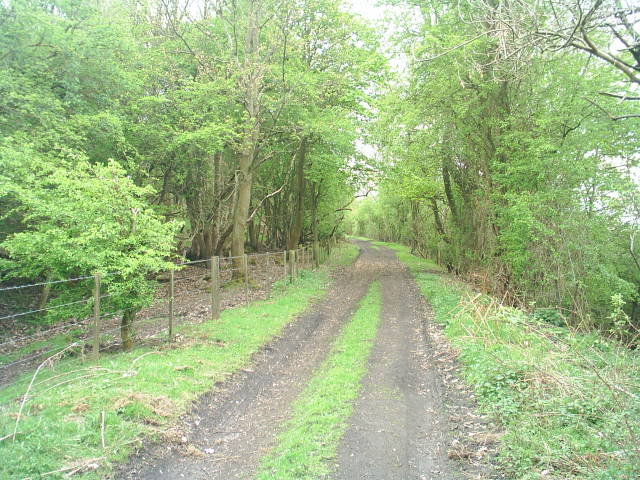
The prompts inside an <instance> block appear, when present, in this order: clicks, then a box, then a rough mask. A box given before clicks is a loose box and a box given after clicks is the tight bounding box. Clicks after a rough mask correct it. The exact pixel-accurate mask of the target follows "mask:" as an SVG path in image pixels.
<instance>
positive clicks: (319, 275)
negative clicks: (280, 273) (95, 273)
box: [0, 246, 357, 479]
mask: <svg viewBox="0 0 640 480" xmlns="http://www.w3.org/2000/svg"><path fill="white" fill-rule="evenodd" d="M355 250H356V251H355V252H354V250H353V248H352V246H344V247H340V248H338V249H336V250H334V252H335V254H334V255H332V257H331V258H330V260H329V262H328V263H329V264H330V265H332V266H333V265H337V264H345V263H346V262H348V261H352V260H353V258H354V257H355V255H357V249H355ZM327 281H328V275H327V271H326V268H322V269H321V270H320V271H318V272H311V271H307V270H303V271H300V272H299V279H298V281H297V282H296V283H295V284H293V285H284V284H282V283H279V284H276V285H275V286H274V289H273V293H272V297H271V298H270V299H269V300H265V301H259V302H254V303H252V304H250V305H248V306H245V307H239V308H234V309H229V310H225V311H223V312H222V314H221V318H220V320H218V321H207V322H205V323H202V324H199V325H182V326H180V327H178V328H177V332H176V333H177V338H178V339H179V340H178V341H177V342H176V343H175V344H173V345H165V346H163V347H161V348H159V349H155V350H152V349H151V348H149V347H143V348H139V349H136V350H135V351H133V352H130V353H122V352H119V353H105V354H102V355H101V357H100V358H99V359H98V360H97V361H95V362H93V363H88V362H86V361H85V362H83V361H82V360H81V359H80V358H67V359H62V360H59V361H57V362H56V363H55V364H53V365H52V366H51V367H50V368H44V369H43V370H42V371H41V372H40V373H39V375H38V376H37V377H36V378H35V381H34V383H33V387H32V389H31V390H30V394H29V396H28V398H27V400H26V402H25V408H24V410H23V412H22V416H21V418H20V419H19V422H17V420H18V413H19V410H20V404H21V401H22V398H23V395H24V394H25V392H26V391H27V389H28V386H29V383H30V381H31V380H32V377H33V372H31V373H29V374H26V375H24V376H22V377H21V378H19V379H18V380H17V381H15V382H14V383H13V384H11V385H10V386H8V387H6V388H4V389H3V390H1V391H0V439H3V440H0V458H1V459H2V461H1V462H0V478H3V479H5V478H6V479H23V478H36V477H37V478H40V477H41V476H46V478H53V479H55V478H63V476H64V475H66V474H72V473H73V472H76V473H77V474H78V475H79V476H81V477H82V478H87V479H89V478H100V477H102V476H103V475H105V474H106V473H108V472H109V470H110V468H111V466H112V464H113V463H114V462H118V461H123V460H125V459H126V458H127V457H128V455H129V454H130V453H131V452H132V451H133V450H134V448H136V447H138V446H140V444H141V442H142V440H143V439H145V438H154V437H156V438H157V437H158V435H161V434H162V432H163V431H164V430H166V429H167V428H168V427H169V426H170V425H171V424H172V423H173V422H175V421H176V420H177V419H178V417H179V416H180V415H181V414H183V413H185V412H186V411H188V410H189V408H190V406H191V405H192V402H193V401H194V400H195V399H196V398H197V397H198V396H199V395H201V394H202V393H204V392H206V391H208V390H210V389H211V388H212V387H213V386H214V385H215V384H216V383H217V382H222V381H224V380H225V378H226V377H227V376H229V375H230V374H231V373H233V372H234V371H236V370H238V369H240V368H243V367H245V366H247V365H248V364H249V362H250V361H251V356H252V354H253V353H254V352H256V351H257V350H258V349H259V348H260V347H261V346H262V345H264V344H265V343H267V342H268V341H269V340H271V339H272V338H273V337H274V336H276V335H278V333H279V332H280V331H281V329H282V328H283V327H284V325H286V324H287V323H288V322H289V321H291V320H292V319H293V318H294V317H295V316H297V315H298V314H300V313H302V311H303V310H304V309H305V308H307V306H308V305H309V303H310V302H311V301H312V300H313V299H314V298H317V297H318V296H319V295H320V294H323V292H324V291H325V290H326V288H325V287H326V284H327ZM16 425H17V434H16V435H15V441H14V440H13V439H12V433H13V431H14V428H16Z"/></svg>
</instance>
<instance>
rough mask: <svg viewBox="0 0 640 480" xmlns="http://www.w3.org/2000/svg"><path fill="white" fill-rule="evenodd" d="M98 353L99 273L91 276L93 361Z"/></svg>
mask: <svg viewBox="0 0 640 480" xmlns="http://www.w3.org/2000/svg"><path fill="white" fill-rule="evenodd" d="M99 352H100V272H96V273H94V275H93V352H92V356H93V359H94V360H97V359H98V354H99Z"/></svg>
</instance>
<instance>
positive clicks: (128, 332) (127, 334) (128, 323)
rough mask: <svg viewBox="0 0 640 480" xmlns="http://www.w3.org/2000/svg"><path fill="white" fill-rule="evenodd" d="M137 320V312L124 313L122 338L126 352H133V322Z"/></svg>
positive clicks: (121, 327)
mask: <svg viewBox="0 0 640 480" xmlns="http://www.w3.org/2000/svg"><path fill="white" fill-rule="evenodd" d="M135 318H136V311H135V310H132V309H127V310H125V311H124V312H123V313H122V323H121V324H120V337H121V338H122V349H123V350H124V351H126V352H129V351H131V350H133V321H134V320H135Z"/></svg>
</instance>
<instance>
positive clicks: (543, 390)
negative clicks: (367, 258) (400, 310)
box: [387, 244, 640, 480]
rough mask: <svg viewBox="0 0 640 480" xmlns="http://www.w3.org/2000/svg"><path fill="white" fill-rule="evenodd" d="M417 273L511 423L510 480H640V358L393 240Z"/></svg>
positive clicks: (506, 460) (468, 368)
mask: <svg viewBox="0 0 640 480" xmlns="http://www.w3.org/2000/svg"><path fill="white" fill-rule="evenodd" d="M387 246H389V247H391V248H393V249H394V250H396V252H397V253H398V257H399V259H400V260H401V261H402V262H404V263H405V264H406V265H407V266H408V267H409V268H410V270H411V271H412V273H413V274H414V276H415V278H416V280H417V282H418V284H419V286H420V288H421V289H422V292H423V294H424V295H425V297H426V298H427V299H428V300H429V301H430V303H431V305H432V306H433V309H434V312H435V317H436V320H437V321H438V322H439V323H440V324H442V325H443V326H444V331H445V334H446V335H447V337H448V338H449V340H450V341H451V343H452V344H453V345H454V347H456V349H457V350H458V351H459V353H460V355H459V360H460V362H461V364H462V366H463V372H464V376H465V379H466V381H467V382H468V383H469V384H470V385H471V386H473V388H474V390H475V393H476V396H477V398H478V401H479V405H480V408H481V409H482V410H483V411H484V412H486V413H488V414H490V415H491V416H493V417H494V418H495V419H496V420H498V421H499V423H500V424H501V425H502V427H503V429H504V435H503V437H502V439H501V445H500V453H499V458H498V461H499V463H500V466H501V468H502V470H503V471H504V473H505V474H506V475H507V478H510V479H514V480H515V479H519V480H532V479H538V478H549V479H583V480H584V479H589V480H612V479H635V478H640V450H639V447H640V421H639V419H640V369H639V367H640V362H639V356H638V354H637V353H636V352H634V351H631V350H628V349H626V348H625V347H623V346H621V345H619V344H617V343H615V342H613V341H610V340H608V339H605V338H604V337H602V336H600V335H598V334H597V333H590V334H584V333H578V332H575V331H572V330H570V329H569V328H567V327H566V326H558V325H555V326H554V325H550V324H549V323H548V322H547V321H546V319H545V318H541V317H540V316H539V315H528V314H527V313H525V312H523V311H522V310H518V309H514V308H509V307H504V306H501V305H499V304H497V303H496V302H495V301H494V300H493V299H491V298H489V297H486V296H481V295H476V294H474V293H473V292H471V291H470V290H469V289H468V288H467V287H466V286H465V285H464V284H462V283H460V282H457V281H455V280H453V279H451V278H450V277H448V276H445V275H438V274H433V273H428V272H427V271H426V270H431V269H433V268H434V264H433V263H432V262H430V261H427V260H424V259H421V258H418V257H415V256H413V255H411V254H410V253H409V250H408V248H407V247H404V246H400V245H394V244H387Z"/></svg>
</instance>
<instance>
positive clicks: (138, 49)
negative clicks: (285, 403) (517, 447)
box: [0, 0, 640, 337]
mask: <svg viewBox="0 0 640 480" xmlns="http://www.w3.org/2000/svg"><path fill="white" fill-rule="evenodd" d="M383 3H387V4H388V5H390V6H391V7H390V10H389V11H390V12H395V13H396V15H395V18H392V17H393V15H391V16H390V17H389V18H388V19H387V20H386V22H383V23H382V24H380V25H378V26H377V27H374V26H372V25H371V24H370V23H368V22H366V21H365V20H364V19H362V18H361V17H359V16H357V15H354V14H352V13H349V12H350V9H349V3H348V2H342V1H340V0H299V1H281V0H237V1H230V0H199V1H189V0H148V1H134V0H109V1H106V0H95V1H80V0H51V1H39V0H9V1H4V2H0V65H1V68H0V137H1V138H0V162H1V165H2V168H1V169H0V210H1V219H2V220H1V222H0V271H1V272H2V277H1V279H0V280H1V281H2V282H5V284H12V283H19V282H31V281H36V282H38V281H56V280H58V279H64V278H70V277H78V276H84V275H91V274H92V273H93V272H96V271H100V272H111V273H113V275H112V276H111V277H109V278H107V279H105V288H106V289H107V290H108V292H109V294H110V295H111V296H112V297H113V299H112V302H113V308H114V309H124V310H125V311H126V312H128V316H129V317H132V316H134V315H135V312H136V311H137V310H138V309H139V308H140V307H141V306H143V305H145V304H146V303H148V302H149V299H150V295H151V292H152V289H153V284H152V283H151V282H150V279H151V278H152V277H153V275H152V274H154V273H156V272H159V271H162V270H166V269H170V268H172V266H173V262H175V261H176V259H178V258H181V257H186V258H189V259H207V258H210V257H211V256H213V255H222V254H226V255H231V256H233V257H237V259H236V265H235V267H236V270H237V272H236V275H237V276H238V277H242V275H243V264H242V262H241V261H240V258H239V257H240V256H241V255H242V254H244V253H245V252H247V251H264V250H282V249H285V248H294V247H295V246H297V245H299V244H303V243H308V244H314V245H317V242H318V241H319V240H321V239H326V238H331V237H336V236H340V235H342V234H343V232H344V231H345V229H349V230H350V231H351V232H354V233H357V234H359V235H365V236H370V237H375V238H380V239H383V240H394V241H403V242H405V243H408V244H410V245H411V246H412V248H413V250H414V251H415V252H418V253H420V254H421V255H423V256H427V257H431V258H434V259H436V260H437V261H438V262H439V263H440V264H442V265H443V266H446V267H447V268H448V270H449V271H451V272H455V273H457V274H460V275H462V276H464V277H466V278H468V279H471V280H473V281H474V282H475V283H476V284H478V285H480V286H482V287H483V288H484V289H486V290H487V291H490V292H492V293H494V294H496V295H497V296H499V297H501V298H503V299H504V300H505V301H506V302H509V303H511V304H515V305H518V306H521V307H525V308H527V309H530V310H532V311H536V312H538V314H539V315H542V316H545V317H548V319H549V320H550V321H552V322H556V323H558V322H560V323H564V322H567V321H569V322H571V323H572V324H574V325H582V326H585V327H593V326H597V327H599V328H602V329H603V330H605V331H607V332H613V333H615V334H619V335H622V336H627V337H629V336H631V337H633V336H634V335H635V333H636V332H637V326H638V322H639V321H640V306H639V302H640V297H639V287H640V253H639V252H638V246H637V243H638V241H636V236H637V233H638V218H639V213H640V211H639V210H638V209H639V208H640V206H639V203H638V202H639V199H638V175H639V174H640V171H639V170H638V161H639V160H640V157H639V154H638V138H637V134H638V132H639V127H640V113H639V112H640V110H638V105H640V50H639V49H640V43H639V42H640V40H639V35H640V33H639V26H638V25H639V23H640V22H639V19H640V11H639V9H638V7H637V5H634V2H631V1H628V0H572V1H555V0H535V1H520V0H508V1H507V0H455V1H453V0H452V1H427V0H424V1H417V0H406V1H400V0H396V1H391V0H389V1H388V2H383ZM390 65H392V67H390ZM363 144H368V145H371V146H373V147H372V148H369V149H364V150H365V151H366V150H371V151H374V152H375V154H373V155H369V157H370V158H367V156H365V155H363V154H362V153H361V152H362V151H363V149H362V148H359V147H360V146H361V145H363ZM358 197H367V198H364V199H358ZM354 199H357V201H356V202H355V203H354ZM82 288H84V289H85V290H86V288H87V287H86V286H82ZM54 290H55V288H54ZM58 290H59V291H57V292H54V293H53V294H52V293H51V292H49V291H46V292H43V293H42V296H41V301H40V303H41V304H42V303H43V302H46V301H53V302H56V301H58V302H64V301H65V297H64V295H65V294H66V293H67V292H66V291H65V290H64V289H63V288H62V287H60V288H59V289H58ZM82 308H87V309H89V308H90V305H86V306H83V307H82Z"/></svg>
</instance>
